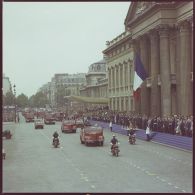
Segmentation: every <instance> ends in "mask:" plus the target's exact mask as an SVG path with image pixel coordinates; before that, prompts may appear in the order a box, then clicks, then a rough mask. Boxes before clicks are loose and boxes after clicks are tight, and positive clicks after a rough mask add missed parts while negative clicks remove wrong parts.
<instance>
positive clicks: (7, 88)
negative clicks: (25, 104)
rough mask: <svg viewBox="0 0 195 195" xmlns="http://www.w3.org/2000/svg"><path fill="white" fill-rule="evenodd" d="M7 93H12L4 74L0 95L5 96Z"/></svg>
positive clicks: (8, 80) (7, 78) (9, 83)
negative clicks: (0, 93)
mask: <svg viewBox="0 0 195 195" xmlns="http://www.w3.org/2000/svg"><path fill="white" fill-rule="evenodd" d="M7 92H12V86H11V82H10V79H9V77H6V76H5V74H3V88H2V94H3V95H6V93H7Z"/></svg>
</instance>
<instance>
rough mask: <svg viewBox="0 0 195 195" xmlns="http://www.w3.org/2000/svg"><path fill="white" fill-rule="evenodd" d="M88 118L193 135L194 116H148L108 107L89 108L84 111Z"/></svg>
mask: <svg viewBox="0 0 195 195" xmlns="http://www.w3.org/2000/svg"><path fill="white" fill-rule="evenodd" d="M83 114H84V115H85V116H87V118H88V119H92V120H96V121H104V122H112V123H113V124H118V125H121V126H123V128H126V127H131V126H133V127H134V128H138V129H145V130H146V128H147V127H149V128H150V130H152V131H155V132H163V133H170V134H177V135H182V136H189V137H192V133H193V116H179V115H173V116H168V117H163V118H161V117H159V116H156V117H147V116H141V115H136V114H135V113H128V112H118V111H112V110H109V109H108V107H101V108H100V107H95V108H87V109H86V110H85V112H84V113H83Z"/></svg>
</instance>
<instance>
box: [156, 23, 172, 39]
mask: <svg viewBox="0 0 195 195" xmlns="http://www.w3.org/2000/svg"><path fill="white" fill-rule="evenodd" d="M157 30H158V33H159V35H160V37H167V36H168V35H169V30H170V27H169V25H168V24H160V25H159V26H158V27H157Z"/></svg>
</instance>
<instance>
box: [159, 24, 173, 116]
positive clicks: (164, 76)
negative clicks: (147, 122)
mask: <svg viewBox="0 0 195 195" xmlns="http://www.w3.org/2000/svg"><path fill="white" fill-rule="evenodd" d="M159 35H160V67H161V68H160V75H161V115H162V116H169V115H170V114H171V83H170V58H169V49H170V48H169V29H168V26H167V25H161V26H160V28H159Z"/></svg>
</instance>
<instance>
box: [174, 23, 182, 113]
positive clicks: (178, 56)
mask: <svg viewBox="0 0 195 195" xmlns="http://www.w3.org/2000/svg"><path fill="white" fill-rule="evenodd" d="M175 31H176V32H175V33H176V59H175V60H176V62H175V63H176V83H177V86H176V101H177V113H178V114H180V113H181V105H180V99H181V97H180V91H181V87H180V29H179V28H178V27H176V29H175Z"/></svg>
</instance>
